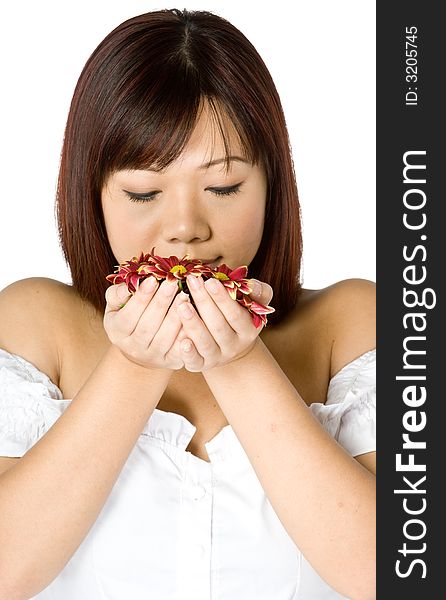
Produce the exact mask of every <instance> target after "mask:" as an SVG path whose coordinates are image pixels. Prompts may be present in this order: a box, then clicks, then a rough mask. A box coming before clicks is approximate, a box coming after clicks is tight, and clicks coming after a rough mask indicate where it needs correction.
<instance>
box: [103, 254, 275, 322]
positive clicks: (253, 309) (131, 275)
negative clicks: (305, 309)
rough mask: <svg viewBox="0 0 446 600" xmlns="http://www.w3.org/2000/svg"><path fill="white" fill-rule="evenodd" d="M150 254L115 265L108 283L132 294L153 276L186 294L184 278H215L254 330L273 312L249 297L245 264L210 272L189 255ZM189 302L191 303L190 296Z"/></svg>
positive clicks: (250, 289)
mask: <svg viewBox="0 0 446 600" xmlns="http://www.w3.org/2000/svg"><path fill="white" fill-rule="evenodd" d="M153 251H154V248H152V253H148V254H144V252H141V255H140V257H139V258H137V257H136V256H134V257H133V258H132V259H131V260H129V261H126V262H124V263H122V264H121V265H118V266H117V269H118V271H117V272H115V273H112V274H111V275H107V277H106V279H107V281H110V282H111V283H113V284H119V283H125V284H126V285H127V288H128V290H129V292H130V293H131V294H134V293H135V292H136V291H137V290H138V287H139V286H140V284H141V282H142V281H143V280H144V279H146V278H147V277H149V276H153V277H156V279H157V280H159V281H161V280H164V279H167V280H168V281H178V289H179V290H182V291H184V292H186V293H189V290H188V287H187V281H186V277H187V276H188V275H195V276H196V277H199V276H200V275H201V276H202V277H203V279H205V280H206V279H210V278H215V279H218V280H219V281H221V283H222V284H223V286H224V287H225V288H226V290H227V292H228V294H229V295H230V296H231V298H232V299H233V300H236V301H237V302H238V303H239V304H241V306H243V307H244V308H246V309H247V310H248V311H249V312H250V313H251V317H252V321H253V323H254V326H255V327H256V328H258V327H259V326H261V325H262V324H263V325H266V323H267V319H266V316H265V315H267V314H270V313H273V312H274V310H275V309H274V308H273V307H272V306H263V304H259V303H258V302H255V301H254V300H252V299H251V298H249V294H251V292H252V287H251V284H250V281H249V279H246V276H247V274H248V267H247V266H246V265H242V266H241V267H237V268H236V269H231V268H230V267H228V265H225V264H221V265H219V266H218V267H215V268H214V269H212V268H211V267H210V266H209V265H206V264H203V263H202V262H201V261H200V260H197V259H191V258H190V257H189V255H188V254H186V255H185V256H183V258H181V259H180V258H178V257H177V256H169V258H166V257H163V256H157V255H155V254H153ZM189 295H190V293H189ZM190 300H191V303H192V304H194V302H193V298H192V296H191V298H190Z"/></svg>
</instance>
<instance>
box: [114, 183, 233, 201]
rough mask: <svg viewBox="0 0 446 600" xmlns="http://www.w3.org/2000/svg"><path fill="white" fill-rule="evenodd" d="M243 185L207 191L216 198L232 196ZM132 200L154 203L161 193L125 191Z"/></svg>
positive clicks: (207, 189)
mask: <svg viewBox="0 0 446 600" xmlns="http://www.w3.org/2000/svg"><path fill="white" fill-rule="evenodd" d="M241 185H242V183H236V184H235V185H231V186H227V187H221V188H206V191H209V192H212V193H213V194H215V195H216V196H230V195H231V194H237V193H238V192H239V191H240V187H241ZM123 192H125V193H126V194H127V196H128V197H129V198H130V200H131V202H153V200H155V198H156V195H157V194H159V191H154V192H147V193H145V194H135V193H134V192H129V191H127V190H123Z"/></svg>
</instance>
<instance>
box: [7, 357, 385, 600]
mask: <svg viewBox="0 0 446 600" xmlns="http://www.w3.org/2000/svg"><path fill="white" fill-rule="evenodd" d="M375 365H376V352H375V350H371V351H369V352H366V353H365V354H363V355H361V356H360V357H358V358H357V359H355V360H354V361H352V362H351V363H349V364H348V365H346V366H345V367H344V368H343V369H341V371H339V372H338V373H337V374H336V375H335V376H334V377H333V378H332V379H331V380H330V384H329V387H328V393H327V400H326V402H325V404H320V403H314V404H311V405H310V410H311V411H312V413H313V414H314V415H315V417H316V418H317V419H318V420H319V422H320V423H321V424H322V425H323V427H324V428H325V429H326V430H327V431H328V432H329V433H330V434H331V435H332V436H333V437H334V438H335V439H336V440H337V441H338V442H339V443H340V444H341V445H342V446H343V447H344V448H345V450H346V451H347V452H349V453H350V454H351V455H352V456H358V455H359V454H363V453H365V452H370V451H374V450H375V397H376V388H375ZM70 402H71V400H67V399H64V398H63V396H62V392H61V391H60V389H59V388H58V387H57V386H56V385H55V384H54V383H53V382H52V381H51V380H50V379H49V378H48V377H47V375H45V374H44V373H42V372H41V371H39V370H38V369H37V368H36V367H35V366H34V365H32V364H31V363H30V362H28V361H26V360H25V359H24V358H22V357H20V356H17V355H15V354H10V353H8V352H6V351H4V350H2V349H0V456H9V457H21V456H23V454H25V453H26V452H27V450H29V448H31V447H32V446H33V445H34V444H35V443H36V442H37V441H38V440H39V439H40V438H41V437H42V436H43V435H45V433H46V432H47V431H48V429H49V428H50V427H51V426H52V425H53V423H54V422H55V421H56V420H57V419H58V417H59V416H60V415H61V414H62V413H63V412H64V410H65V408H66V407H67V406H68V405H69V403H70ZM195 431H196V428H195V427H194V426H193V425H192V423H190V422H189V421H188V420H187V419H186V418H185V417H183V416H181V415H178V414H176V413H172V412H165V411H161V410H159V409H155V410H154V412H153V414H152V415H151V417H150V418H149V420H148V421H147V423H146V425H145V426H144V429H143V431H142V432H141V434H140V436H139V438H138V440H137V442H136V444H135V446H134V447H133V450H132V451H131V453H130V455H129V457H128V459H127V461H126V463H125V464H124V467H123V469H122V471H121V473H120V475H119V477H118V479H117V481H116V483H115V485H114V486H113V488H112V490H111V493H110V495H109V496H108V498H107V501H106V502H105V504H104V506H103V508H102V510H101V512H100V514H99V516H98V518H97V520H96V522H95V523H94V525H93V526H92V528H91V529H90V530H89V532H88V534H87V536H86V537H85V539H84V540H83V542H82V543H81V545H80V546H79V548H78V549H77V551H76V552H75V553H74V555H73V556H72V558H71V559H70V561H69V562H68V563H67V565H66V566H65V568H64V569H63V570H62V571H61V572H60V573H59V575H58V576H57V577H56V578H55V579H54V580H53V581H52V582H51V583H50V584H49V585H48V586H47V587H46V588H45V589H44V590H43V591H42V592H40V593H39V594H38V595H37V596H34V598H38V599H39V600H50V599H51V600H80V599H81V598H82V600H143V599H147V600H242V599H243V600H340V599H342V598H343V597H342V596H340V595H339V594H338V593H337V592H335V591H334V590H333V589H332V588H330V587H329V586H328V585H327V584H326V583H325V582H324V581H323V580H322V579H321V578H320V577H319V575H318V574H317V573H316V571H315V570H314V569H313V568H312V566H311V565H310V564H309V563H308V561H306V559H305V558H304V556H303V555H302V553H301V552H300V551H299V548H298V547H297V546H296V545H295V544H294V542H293V541H292V539H291V538H290V536H289V535H288V534H287V532H286V530H285V529H284V527H283V525H282V523H281V522H280V521H279V518H278V517H277V515H276V513H275V511H274V509H273V508H272V506H271V504H270V502H269V501H268V498H267V496H266V495H265V492H264V491H263V488H262V486H261V484H260V482H259V480H258V478H257V476H256V474H255V472H254V470H253V468H252V466H251V463H250V462H249V459H248V456H247V455H246V453H245V451H244V450H243V447H242V445H241V444H240V442H239V440H238V438H237V437H236V435H235V433H234V431H233V429H232V427H231V426H230V425H227V426H226V427H223V428H222V429H221V431H220V432H219V433H218V434H217V435H216V436H215V437H214V438H212V439H211V440H210V441H209V442H207V443H206V444H205V447H206V450H207V453H208V455H209V459H210V462H207V461H205V460H202V459H201V458H198V457H197V456H195V455H193V454H192V453H190V452H186V448H187V446H188V445H189V442H190V440H191V439H192V437H193V435H194V433H195ZM284 460H286V457H284ZM304 484H305V482H303V485H304ZM37 518H38V515H36V519H37ZM30 535H32V533H31V532H30ZM23 543H26V540H23Z"/></svg>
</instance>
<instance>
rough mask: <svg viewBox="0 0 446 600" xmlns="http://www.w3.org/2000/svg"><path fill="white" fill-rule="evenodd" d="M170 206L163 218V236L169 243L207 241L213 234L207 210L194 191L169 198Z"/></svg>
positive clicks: (187, 243)
mask: <svg viewBox="0 0 446 600" xmlns="http://www.w3.org/2000/svg"><path fill="white" fill-rule="evenodd" d="M167 204H168V205H169V206H168V207H167V208H166V212H165V215H164V219H163V237H164V239H165V241H166V242H168V243H178V242H180V243H182V244H184V245H189V244H190V243H191V242H194V241H195V242H197V241H205V240H207V239H209V237H210V235H211V227H210V224H209V219H208V216H207V214H206V211H205V210H204V209H203V207H202V206H201V204H200V201H199V199H198V198H197V197H196V196H195V195H194V194H193V193H192V192H187V191H183V192H182V193H181V194H180V193H177V194H176V195H175V196H172V197H171V198H169V201H168V203H167Z"/></svg>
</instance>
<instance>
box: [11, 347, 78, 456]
mask: <svg viewBox="0 0 446 600" xmlns="http://www.w3.org/2000/svg"><path fill="white" fill-rule="evenodd" d="M69 403H70V400H63V398H62V392H61V391H60V389H59V388H58V387H57V386H56V385H55V384H54V383H53V382H52V381H51V379H49V377H48V376H47V375H45V373H42V372H41V371H39V370H38V369H37V368H36V367H35V366H34V365H32V364H31V363H30V362H28V361H26V360H25V359H24V358H22V357H21V356H17V355H16V354H10V353H9V352H6V350H2V349H1V348H0V456H9V457H21V456H23V455H24V454H25V453H26V452H27V451H28V450H29V449H30V448H31V447H32V446H33V445H34V444H35V443H36V442H37V441H38V440H39V439H40V438H41V437H42V436H43V435H44V434H45V433H46V432H47V431H48V429H49V428H50V427H51V426H52V425H53V423H54V422H55V421H56V420H57V419H58V418H59V417H60V415H61V414H62V413H63V412H64V410H65V408H66V407H67V406H68V404H69Z"/></svg>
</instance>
